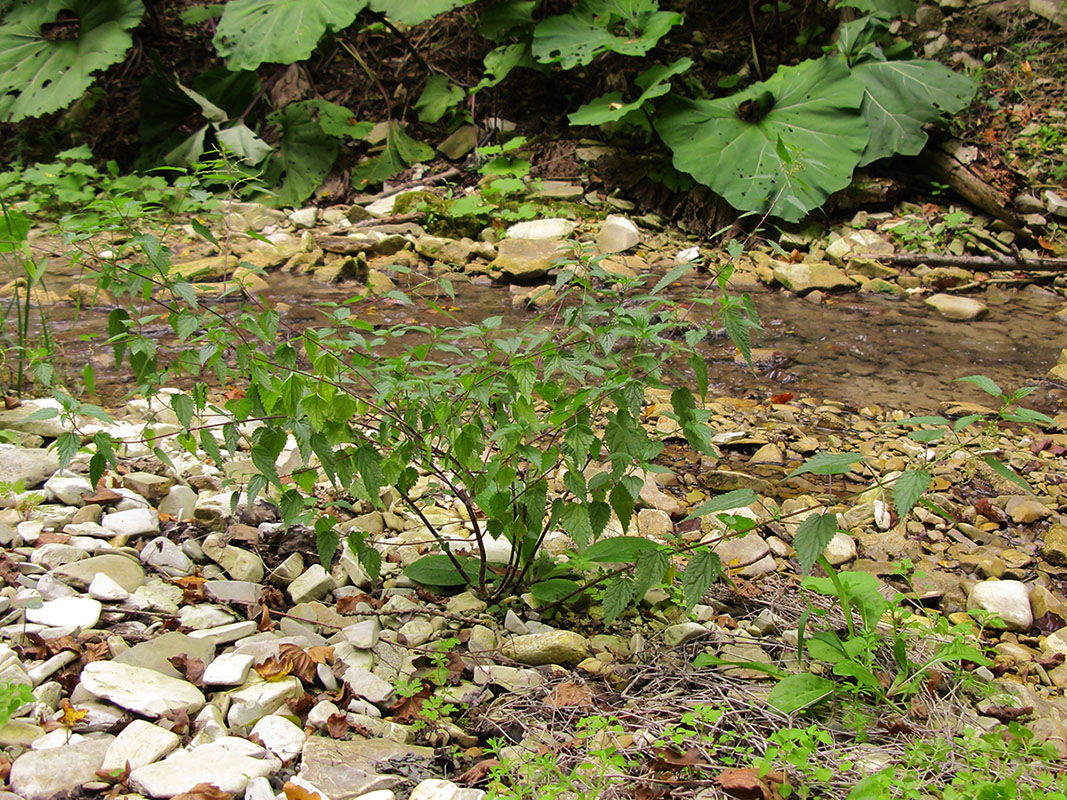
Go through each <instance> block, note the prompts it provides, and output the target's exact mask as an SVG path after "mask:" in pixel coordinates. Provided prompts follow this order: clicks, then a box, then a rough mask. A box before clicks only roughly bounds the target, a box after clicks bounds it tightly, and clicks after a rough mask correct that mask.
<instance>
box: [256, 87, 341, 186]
mask: <svg viewBox="0 0 1067 800" xmlns="http://www.w3.org/2000/svg"><path fill="white" fill-rule="evenodd" d="M311 108H313V104H310V103H307V102H301V103H291V104H290V105H287V106H286V107H285V108H283V109H281V110H280V111H275V112H274V113H272V114H270V115H269V116H268V117H267V123H268V124H270V125H275V126H277V127H278V129H279V134H280V135H279V137H278V140H277V146H276V150H275V152H274V154H273V155H272V156H271V157H270V160H269V161H267V166H266V168H265V170H264V172H263V179H264V181H266V182H267V184H268V185H273V186H274V187H276V192H277V196H278V203H279V204H280V205H284V206H299V205H300V204H301V203H302V202H303V201H304V200H306V199H307V198H308V197H309V196H310V195H311V193H312V192H314V191H315V189H317V188H318V186H319V184H320V183H322V182H323V180H325V179H326V176H327V175H328V174H329V173H330V167H332V166H333V162H334V159H335V158H337V140H336V139H335V138H334V137H332V136H328V135H327V134H325V133H323V130H322V127H321V126H320V125H319V123H318V121H317V120H316V119H314V118H312V115H311Z"/></svg>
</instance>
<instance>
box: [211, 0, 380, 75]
mask: <svg viewBox="0 0 1067 800" xmlns="http://www.w3.org/2000/svg"><path fill="white" fill-rule="evenodd" d="M366 5H367V0H230V1H229V2H228V3H226V8H225V9H224V10H223V12H222V19H220V20H219V24H218V27H217V28H216V29H215V39H214V43H215V50H217V51H218V54H219V55H220V56H222V57H223V58H225V59H226V66H228V67H229V68H230V69H231V70H238V69H256V68H257V67H259V65H260V64H263V63H268V64H293V63H295V62H297V61H303V60H304V59H306V58H308V57H309V56H310V55H311V53H312V52H313V51H314V50H315V47H316V46H317V45H318V43H319V40H320V39H321V38H322V37H323V36H324V35H325V34H326V32H327V31H332V32H336V31H341V30H344V29H345V28H347V27H348V26H349V25H351V24H352V22H353V21H354V20H355V19H356V15H357V14H358V13H359V12H360V11H362V10H363V8H364V7H365V6H366Z"/></svg>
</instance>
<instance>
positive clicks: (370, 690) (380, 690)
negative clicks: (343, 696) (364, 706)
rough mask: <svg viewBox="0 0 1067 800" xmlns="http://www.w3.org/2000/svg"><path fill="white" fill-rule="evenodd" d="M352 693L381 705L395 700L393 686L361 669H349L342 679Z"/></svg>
mask: <svg viewBox="0 0 1067 800" xmlns="http://www.w3.org/2000/svg"><path fill="white" fill-rule="evenodd" d="M341 680H343V681H344V682H345V683H346V684H347V685H348V688H349V689H351V690H352V693H353V694H355V695H357V696H359V697H362V698H364V699H365V700H369V701H370V702H372V703H374V704H376V705H380V704H382V703H388V702H389V701H390V700H392V699H393V697H394V694H393V686H392V684H390V683H389V682H388V681H384V680H382V679H381V678H379V677H378V676H377V675H375V674H374V673H373V672H369V671H367V670H365V669H360V668H359V667H349V668H348V669H347V670H345V674H344V675H343V676H342V677H341Z"/></svg>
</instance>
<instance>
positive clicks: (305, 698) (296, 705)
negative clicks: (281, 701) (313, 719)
mask: <svg viewBox="0 0 1067 800" xmlns="http://www.w3.org/2000/svg"><path fill="white" fill-rule="evenodd" d="M285 704H286V705H287V706H289V709H290V710H291V711H292V712H293V713H294V714H296V715H297V716H298V717H306V716H307V713H308V712H309V711H310V710H311V709H312V708H313V707H314V705H315V697H314V695H310V694H308V693H307V692H304V693H303V694H302V695H300V697H290V698H289V699H288V700H286V701H285Z"/></svg>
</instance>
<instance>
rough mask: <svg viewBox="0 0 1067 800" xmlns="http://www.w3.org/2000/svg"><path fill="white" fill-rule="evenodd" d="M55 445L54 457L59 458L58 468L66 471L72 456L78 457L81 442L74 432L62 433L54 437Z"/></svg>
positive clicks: (72, 458)
mask: <svg viewBox="0 0 1067 800" xmlns="http://www.w3.org/2000/svg"><path fill="white" fill-rule="evenodd" d="M55 445H56V455H58V456H59V468H60V469H66V468H67V466H68V465H69V464H70V462H71V461H73V460H74V456H76V455H78V450H80V449H81V445H82V440H81V437H80V436H79V435H78V434H76V433H75V432H74V431H63V432H62V433H61V434H59V436H57V437H56V441H55Z"/></svg>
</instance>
